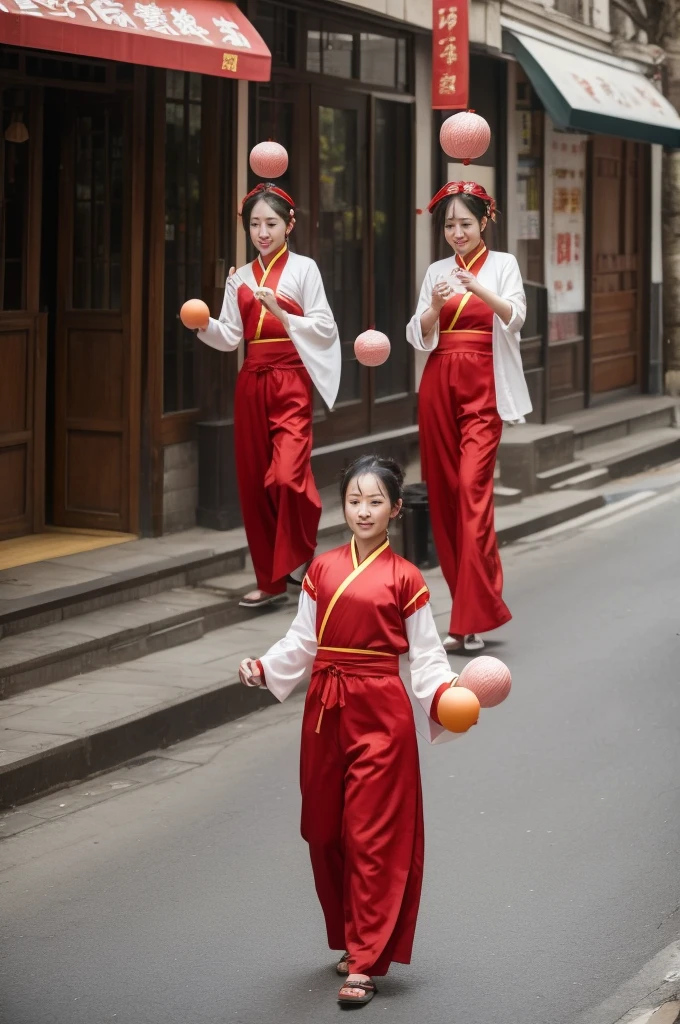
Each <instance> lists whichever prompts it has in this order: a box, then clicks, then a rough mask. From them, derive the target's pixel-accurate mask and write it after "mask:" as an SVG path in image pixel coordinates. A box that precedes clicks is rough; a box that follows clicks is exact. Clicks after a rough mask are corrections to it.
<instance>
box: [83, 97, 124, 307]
mask: <svg viewBox="0 0 680 1024" xmlns="http://www.w3.org/2000/svg"><path fill="white" fill-rule="evenodd" d="M75 136H76V138H75V180H74V191H75V197H74V198H75V201H74V205H73V216H74V225H73V295H72V305H73V309H120V308H121V303H122V295H121V262H122V249H123V231H122V224H123V119H122V115H120V114H119V113H118V112H117V111H113V110H101V111H100V112H95V113H91V114H83V115H82V116H80V117H77V118H76V122H75Z"/></svg>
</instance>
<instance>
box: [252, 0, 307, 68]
mask: <svg viewBox="0 0 680 1024" xmlns="http://www.w3.org/2000/svg"><path fill="white" fill-rule="evenodd" d="M255 28H256V29H257V31H258V32H259V33H260V35H261V36H262V38H263V39H264V41H265V43H266V44H267V46H268V47H269V50H270V52H271V55H272V57H273V58H274V63H275V64H278V65H279V66H283V67H286V68H294V67H295V66H296V57H297V48H296V45H295V44H296V39H297V11H295V10H292V9H291V8H290V7H280V6H279V5H278V4H273V3H268V2H265V0H259V2H258V5H257V16H256V18H255Z"/></svg>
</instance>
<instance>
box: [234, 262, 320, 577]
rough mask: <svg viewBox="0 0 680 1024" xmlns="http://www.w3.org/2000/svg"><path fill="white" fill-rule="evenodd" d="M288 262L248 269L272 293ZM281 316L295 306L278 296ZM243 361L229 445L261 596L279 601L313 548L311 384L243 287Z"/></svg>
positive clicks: (275, 322)
mask: <svg viewBox="0 0 680 1024" xmlns="http://www.w3.org/2000/svg"><path fill="white" fill-rule="evenodd" d="M287 260H288V250H287V249H283V250H281V251H280V253H279V254H278V255H277V256H275V257H274V259H273V260H272V261H271V263H270V264H269V266H268V267H267V268H266V270H265V269H264V267H263V266H262V263H261V262H260V260H259V258H258V259H257V260H255V262H254V263H253V265H252V269H253V274H254V276H255V281H256V283H257V285H258V287H263V288H264V287H268V288H271V289H273V291H274V292H276V289H277V285H278V282H279V280H280V278H281V274H282V273H283V270H284V268H285V266H286V263H287ZM276 298H277V302H278V303H279V305H280V306H281V308H282V309H284V310H285V311H286V312H287V313H290V314H293V315H294V316H302V314H303V310H302V309H301V308H300V306H298V304H297V303H296V302H293V300H292V299H289V298H287V297H286V296H283V295H279V294H277V296H276ZM238 305H239V310H240V312H241V320H242V321H243V333H244V337H245V339H246V358H245V361H244V363H243V366H242V367H241V372H240V373H239V375H238V377H237V379H236V390H235V395H234V441H235V446H236V473H237V477H238V487H239V494H240V497H241V508H242V511H243V522H244V526H245V530H246V537H247V538H248V547H249V548H250V554H251V557H252V559H253V567H254V569H255V577H256V580H257V585H258V587H259V589H260V590H264V591H266V592H267V593H269V594H279V593H283V592H284V591H285V589H286V577H287V576H288V574H289V573H291V572H292V571H293V570H294V569H297V568H298V567H299V566H300V565H303V564H304V563H305V562H308V561H309V560H310V558H312V556H313V554H314V550H315V548H316V534H317V529H318V526H319V520H320V518H321V499H320V497H319V492H318V491H317V489H316V484H315V483H314V477H313V475H312V469H311V465H310V457H311V454H312V416H313V394H312V382H311V379H310V376H309V373H308V372H307V370H306V368H305V366H304V364H303V362H302V359H301V358H300V355H299V353H298V351H297V349H296V347H295V345H294V344H293V342H292V341H291V340H290V338H288V337H287V336H286V335H285V334H284V331H283V325H282V323H281V321H280V320H279V319H278V317H275V316H274V315H273V313H270V312H269V311H268V310H266V309H265V307H264V306H263V305H262V303H261V302H259V301H258V300H257V299H256V298H255V296H254V295H253V292H252V291H251V290H250V288H248V287H247V286H246V285H242V286H241V287H240V288H239V290H238Z"/></svg>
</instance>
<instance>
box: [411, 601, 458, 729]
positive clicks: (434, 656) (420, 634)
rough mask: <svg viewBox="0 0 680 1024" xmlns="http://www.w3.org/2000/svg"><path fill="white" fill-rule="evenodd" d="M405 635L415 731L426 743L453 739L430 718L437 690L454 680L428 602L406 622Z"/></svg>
mask: <svg viewBox="0 0 680 1024" xmlns="http://www.w3.org/2000/svg"><path fill="white" fill-rule="evenodd" d="M406 636H407V638H408V642H409V656H408V657H409V668H410V677H411V680H410V682H411V686H410V688H411V693H412V695H413V698H412V704H413V713H414V718H415V722H416V728H417V730H418V732H419V733H420V734H421V736H423V737H424V738H425V739H426V740H427V741H428V743H445V742H447V741H448V740H452V739H456V737H457V735H458V734H457V733H453V732H448V731H447V730H446V729H444V728H443V726H441V725H437V723H436V722H435V721H433V719H431V718H430V706H431V704H432V698H433V697H434V695H435V693H436V692H437V690H438V689H439V687H440V686H441V685H442V683H448V682H452V681H453V680H454V679H457V678H458V677H457V676H456V673H455V672H453V671H452V670H451V666H450V664H449V659H448V657H447V654H446V651H445V650H444V646H443V644H442V642H441V640H440V638H439V633H438V632H437V626H436V624H435V621H434V615H433V614H432V607H431V605H430V603H429V602H428V603H427V604H426V605H423V607H422V608H419V609H418V611H417V612H414V613H413V615H409V617H408V618H407V619H406Z"/></svg>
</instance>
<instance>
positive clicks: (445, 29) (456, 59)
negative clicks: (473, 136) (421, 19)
mask: <svg viewBox="0 0 680 1024" xmlns="http://www.w3.org/2000/svg"><path fill="white" fill-rule="evenodd" d="M468 2H469V0H456V3H453V4H452V3H446V2H445V0H433V3H432V109H433V110H466V109H467V106H468V98H469V96H468V94H469V91H470V48H469V47H470V34H469V27H468Z"/></svg>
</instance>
